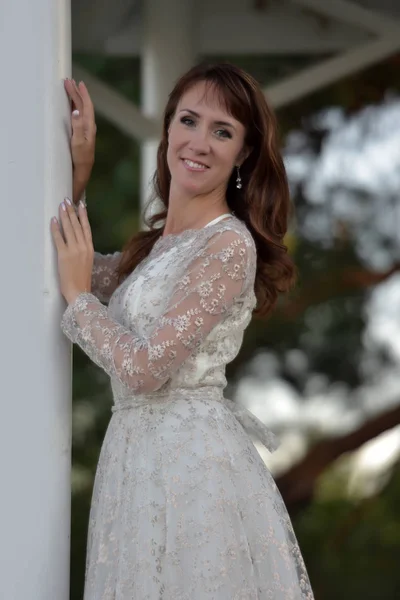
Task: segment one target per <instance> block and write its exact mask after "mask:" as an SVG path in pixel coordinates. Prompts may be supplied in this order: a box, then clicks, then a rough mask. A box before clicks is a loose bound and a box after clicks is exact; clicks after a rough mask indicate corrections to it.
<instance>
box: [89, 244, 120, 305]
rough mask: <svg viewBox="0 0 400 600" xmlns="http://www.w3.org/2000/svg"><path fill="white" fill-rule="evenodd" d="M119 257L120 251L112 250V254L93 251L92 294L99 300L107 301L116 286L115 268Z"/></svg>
mask: <svg viewBox="0 0 400 600" xmlns="http://www.w3.org/2000/svg"><path fill="white" fill-rule="evenodd" d="M120 258H121V252H114V254H100V253H99V252H95V253H94V261H93V269H92V294H93V295H94V296H96V297H97V298H98V299H99V300H101V302H108V301H109V300H110V298H111V295H112V293H113V292H114V291H115V290H116V289H117V287H118V276H117V273H116V268H117V266H118V262H119V260H120Z"/></svg>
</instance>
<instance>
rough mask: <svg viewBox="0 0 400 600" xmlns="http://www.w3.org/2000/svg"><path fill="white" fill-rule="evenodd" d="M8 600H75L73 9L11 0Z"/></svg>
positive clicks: (3, 446)
mask: <svg viewBox="0 0 400 600" xmlns="http://www.w3.org/2000/svg"><path fill="white" fill-rule="evenodd" d="M0 23H2V24H3V26H2V27H1V35H0V70H1V74H2V78H3V82H7V89H8V93H3V94H1V96H0V112H1V114H2V115H3V117H2V124H1V136H0V181H1V188H2V190H1V201H2V217H3V227H2V232H1V236H0V254H1V256H2V258H3V260H2V293H1V295H0V313H1V315H2V320H1V334H2V353H1V365H2V368H1V390H2V415H1V419H0V473H1V494H0V531H1V538H0V565H1V568H0V572H1V584H0V585H1V592H0V596H1V598H4V599H9V600H26V599H28V598H30V599H32V600H39V599H40V600H55V599H57V600H67V599H68V598H69V557H70V497H71V486H70V472H71V344H70V343H69V342H68V340H67V339H66V338H65V337H64V336H63V334H62V332H61V329H60V321H61V316H62V313H63V311H64V310H65V308H66V304H65V301H64V300H63V298H62V296H61V294H60V290H59V281H58V274H57V268H56V252H55V248H54V244H53V241H52V239H51V234H50V219H51V217H52V216H53V215H57V214H58V204H59V202H61V201H62V200H63V198H64V197H65V196H66V195H69V196H70V195H71V190H72V174H71V155H70V149H69V135H70V109H69V105H68V100H67V97H66V94H65V91H64V86H63V81H62V80H63V78H64V77H67V76H70V70H71V24H70V4H69V0H36V1H35V2H32V0H1V2H0Z"/></svg>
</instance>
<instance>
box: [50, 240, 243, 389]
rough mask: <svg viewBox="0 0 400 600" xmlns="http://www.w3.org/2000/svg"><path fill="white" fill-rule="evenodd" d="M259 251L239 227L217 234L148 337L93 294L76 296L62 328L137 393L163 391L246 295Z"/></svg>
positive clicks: (193, 263)
mask: <svg viewBox="0 0 400 600" xmlns="http://www.w3.org/2000/svg"><path fill="white" fill-rule="evenodd" d="M252 252H253V249H252V248H251V247H250V244H249V242H248V240H247V239H246V238H245V236H243V235H241V234H239V233H237V232H236V231H232V230H226V231H223V232H219V233H216V234H215V235H213V236H212V237H211V239H210V240H209V241H208V242H207V245H206V247H205V249H204V251H203V252H202V253H201V255H200V256H198V257H197V258H195V259H193V260H192V261H191V262H190V264H189V265H188V267H187V270H186V273H185V275H184V276H183V277H182V278H181V279H180V280H179V281H177V282H176V283H175V286H174V289H173V293H172V295H171V298H170V301H169V302H168V306H167V308H166V310H165V312H164V314H163V315H162V316H161V317H159V319H158V321H157V323H156V326H155V328H154V330H153V333H152V334H151V335H150V336H148V337H146V338H144V337H139V336H138V335H137V334H136V333H135V331H133V330H131V329H128V328H126V327H123V326H122V325H120V324H119V323H118V322H116V321H115V320H113V319H111V318H110V317H109V315H108V309H107V308H106V307H105V306H104V305H103V304H101V302H99V301H98V300H97V298H96V297H95V296H93V295H92V294H91V293H88V292H84V291H82V292H81V293H80V294H78V295H76V296H75V297H74V298H70V302H69V306H68V308H67V310H66V311H65V313H64V316H63V320H62V329H63V331H64V333H65V335H67V337H68V338H69V339H70V340H71V341H72V342H74V343H76V344H78V345H79V346H80V347H81V348H82V350H83V351H84V352H85V353H86V354H87V355H88V356H89V357H90V358H91V359H92V360H93V362H95V363H96V364H97V365H99V366H100V367H101V368H103V369H104V370H105V371H106V372H107V373H108V375H110V376H111V377H113V378H116V379H118V380H119V382H120V383H122V384H123V385H124V386H125V387H127V388H128V389H129V390H130V391H132V392H141V393H150V392H153V391H155V390H157V389H159V388H160V387H161V386H162V385H163V384H164V383H165V382H166V381H167V380H168V379H169V378H170V377H171V375H172V373H173V372H174V371H176V370H177V369H178V368H179V367H180V366H181V365H182V364H183V362H184V361H185V360H186V359H187V358H188V357H189V356H190V355H191V354H193V353H194V352H195V351H196V349H197V348H198V347H199V345H200V344H201V342H202V341H203V340H204V338H205V337H206V336H207V335H208V333H209V332H210V331H211V330H212V329H213V328H214V327H215V326H216V325H217V324H218V323H219V322H220V321H221V320H222V319H223V318H224V317H225V315H226V313H227V312H228V311H229V310H230V308H231V306H232V305H233V303H234V302H235V300H236V299H237V298H238V296H239V295H240V294H241V293H242V291H243V289H244V282H245V280H246V274H247V272H248V269H249V261H250V260H252V259H253V258H252Z"/></svg>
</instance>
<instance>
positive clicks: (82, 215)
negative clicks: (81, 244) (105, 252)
mask: <svg viewBox="0 0 400 600" xmlns="http://www.w3.org/2000/svg"><path fill="white" fill-rule="evenodd" d="M79 221H80V224H81V227H82V231H83V236H84V238H85V241H86V244H87V245H88V247H92V246H93V239H92V228H91V227H90V223H89V219H88V215H87V210H86V208H85V206H84V204H83V202H79Z"/></svg>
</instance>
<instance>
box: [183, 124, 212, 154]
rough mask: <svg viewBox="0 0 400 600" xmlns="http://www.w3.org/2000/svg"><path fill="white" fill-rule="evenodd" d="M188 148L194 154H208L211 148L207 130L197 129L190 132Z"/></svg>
mask: <svg viewBox="0 0 400 600" xmlns="http://www.w3.org/2000/svg"><path fill="white" fill-rule="evenodd" d="M188 147H189V150H190V151H191V152H193V153H194V154H208V153H209V152H210V149H211V148H210V141H209V138H208V132H207V130H206V129H203V128H201V127H198V128H196V130H193V131H191V135H190V138H189V144H188Z"/></svg>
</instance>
